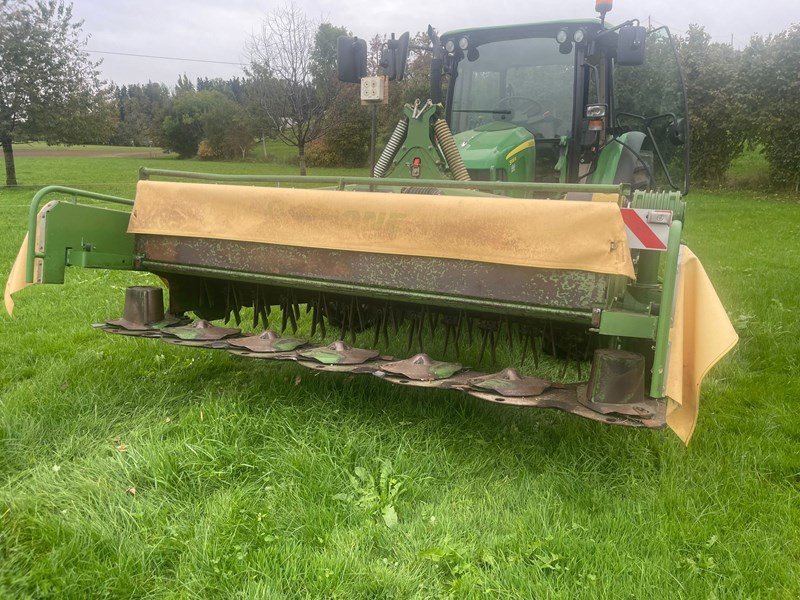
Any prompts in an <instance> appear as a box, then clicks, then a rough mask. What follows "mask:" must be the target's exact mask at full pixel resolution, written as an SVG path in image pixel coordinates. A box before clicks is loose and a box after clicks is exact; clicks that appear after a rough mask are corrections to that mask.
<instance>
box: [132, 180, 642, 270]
mask: <svg viewBox="0 0 800 600" xmlns="http://www.w3.org/2000/svg"><path fill="white" fill-rule="evenodd" d="M128 232H129V233H136V234H154V235H172V236H186V237H200V238H212V239H223V240H237V241H244V242H260V243H264V244H280V245H286V246H301V247H308V248H325V249H329V250H350V251H357V252H372V253H377V254H395V255H403V256H426V257H432V258H450V259H462V260H472V261H479V262H487V263H495V264H503V265H516V266H523V267H539V268H545V269H577V270H581V271H593V272H595V273H605V274H610V275H625V276H626V277H630V278H631V279H633V278H635V274H634V270H633V262H632V260H631V253H630V250H629V249H628V239H627V236H626V233H625V224H624V223H623V221H622V217H621V215H620V211H619V208H618V207H617V206H616V205H614V204H610V203H604V202H569V201H559V200H552V201H547V202H537V201H531V200H524V199H518V198H486V197H471V196H436V197H431V196H426V195H418V194H392V193H382V192H353V191H342V192H333V191H330V190H319V189H313V190H312V189H297V188H264V187H253V186H233V185H213V184H198V183H174V182H160V181H159V182H156V181H140V182H139V184H138V187H137V191H136V203H135V204H134V207H133V214H132V216H131V220H130V225H129V227H128ZM565 242H566V243H565Z"/></svg>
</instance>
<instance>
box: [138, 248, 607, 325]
mask: <svg viewBox="0 0 800 600" xmlns="http://www.w3.org/2000/svg"><path fill="white" fill-rule="evenodd" d="M136 252H137V255H139V256H140V257H142V258H143V259H144V260H146V261H154V262H160V263H172V264H177V265H190V266H202V267H211V268H215V269H223V270H230V271H237V272H240V273H241V272H246V273H254V274H269V275H280V276H289V277H300V278H306V279H314V280H318V281H333V282H344V283H348V284H354V285H360V284H363V285H365V286H370V287H381V288H389V289H396V290H407V291H411V292H434V293H437V294H443V295H448V296H455V297H468V298H485V299H487V300H496V301H507V302H519V303H525V304H531V305H537V306H548V307H558V308H566V309H581V310H591V309H592V308H595V307H598V306H600V307H602V306H605V305H606V302H607V292H608V289H609V281H610V277H609V276H608V275H603V274H598V273H590V272H586V271H565V270H557V269H537V268H528V267H517V266H510V265H494V264H487V263H480V262H475V261H461V260H452V259H439V258H427V257H410V256H394V255H385V254H370V253H361V252H345V251H337V250H324V249H315V248H299V247H293V246H279V245H270V244H258V243H253V242H240V241H229V240H213V239H204V238H185V237H172V236H150V235H137V236H136Z"/></svg>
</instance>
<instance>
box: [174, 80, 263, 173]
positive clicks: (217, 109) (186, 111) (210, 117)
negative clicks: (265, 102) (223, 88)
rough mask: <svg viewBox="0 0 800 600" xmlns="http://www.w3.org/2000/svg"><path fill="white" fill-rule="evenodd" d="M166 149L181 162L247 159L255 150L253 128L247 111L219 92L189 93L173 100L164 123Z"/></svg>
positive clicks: (184, 93)
mask: <svg viewBox="0 0 800 600" xmlns="http://www.w3.org/2000/svg"><path fill="white" fill-rule="evenodd" d="M162 131H163V135H164V141H165V145H166V148H167V149H169V150H172V151H174V152H177V153H178V155H179V156H180V157H181V158H191V157H193V156H195V155H197V154H198V150H199V147H200V145H201V142H203V141H204V142H205V147H204V148H203V156H202V157H201V158H205V159H209V158H227V159H231V158H243V157H244V156H246V155H247V152H248V151H249V150H250V148H252V146H253V141H254V136H253V133H252V125H251V123H250V120H249V118H248V115H247V113H246V112H245V110H244V109H243V108H242V107H241V105H239V104H238V103H237V102H235V101H234V100H233V99H232V98H230V97H228V96H226V95H225V94H223V93H222V92H218V91H204V92H193V91H186V92H183V93H181V94H179V95H178V96H176V97H175V98H173V100H172V104H171V106H170V107H169V109H168V110H167V114H166V117H165V118H164V121H163V123H162Z"/></svg>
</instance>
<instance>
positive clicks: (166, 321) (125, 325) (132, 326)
mask: <svg viewBox="0 0 800 600" xmlns="http://www.w3.org/2000/svg"><path fill="white" fill-rule="evenodd" d="M181 322H183V324H185V323H188V322H189V320H188V319H186V318H185V317H184V318H183V319H181V318H180V317H174V316H172V315H164V318H163V319H162V320H161V321H156V322H154V323H134V322H133V321H128V320H127V319H125V318H122V319H112V320H109V321H106V325H110V326H112V327H117V328H119V329H125V330H127V331H158V330H159V329H163V328H164V327H172V326H173V325H178V324H181Z"/></svg>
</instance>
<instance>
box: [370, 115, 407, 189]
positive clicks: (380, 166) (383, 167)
mask: <svg viewBox="0 0 800 600" xmlns="http://www.w3.org/2000/svg"><path fill="white" fill-rule="evenodd" d="M407 133H408V119H405V118H403V119H400V120H399V121H398V122H397V126H396V127H395V128H394V131H393V132H392V135H391V137H390V138H389V141H388V142H387V143H386V147H385V148H384V149H383V152H381V156H380V158H379V159H378V160H377V161H376V162H375V167H373V169H372V176H373V177H386V175H387V173H389V167H391V166H392V161H393V160H394V157H395V156H397V151H398V150H399V149H400V146H402V145H403V142H404V141H405V139H406V134H407Z"/></svg>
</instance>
